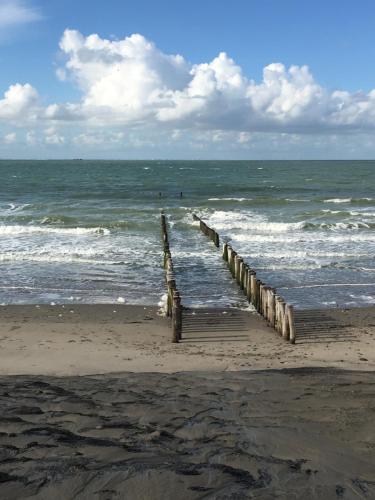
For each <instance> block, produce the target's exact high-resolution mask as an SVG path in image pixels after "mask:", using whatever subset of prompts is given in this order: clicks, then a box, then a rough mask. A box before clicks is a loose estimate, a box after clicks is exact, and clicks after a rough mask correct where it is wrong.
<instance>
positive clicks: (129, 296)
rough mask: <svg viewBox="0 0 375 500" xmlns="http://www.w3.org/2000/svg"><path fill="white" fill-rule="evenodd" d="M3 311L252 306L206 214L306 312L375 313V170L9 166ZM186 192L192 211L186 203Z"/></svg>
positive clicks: (327, 164) (1, 258) (301, 165)
mask: <svg viewBox="0 0 375 500" xmlns="http://www.w3.org/2000/svg"><path fill="white" fill-rule="evenodd" d="M0 179H1V182H0V271H1V280H0V303H4V304H8V303H18V304H20V303H51V302H55V303H61V302H64V303H77V302H82V303H129V304H158V303H159V302H160V301H161V298H162V296H163V294H164V273H163V269H162V267H161V261H162V245H161V241H160V226H159V220H160V209H161V208H164V209H165V211H166V213H167V214H168V218H169V222H170V230H171V247H172V253H173V257H174V261H175V267H176V271H177V281H178V286H179V288H180V291H181V294H182V297H183V302H184V303H185V304H186V305H195V306H202V305H204V306H206V305H213V306H215V305H217V306H223V305H233V306H235V305H237V306H241V307H244V306H246V303H245V301H244V298H243V297H242V295H241V293H239V291H238V288H237V286H236V285H235V284H234V283H233V281H232V280H231V278H230V276H229V273H228V271H227V270H226V268H225V265H224V263H223V262H222V259H221V254H220V251H217V250H216V249H215V247H214V246H213V245H212V244H211V243H210V242H209V241H208V240H207V239H206V238H205V237H204V236H203V235H202V234H201V232H200V231H199V227H198V225H197V223H195V222H194V221H193V219H192V213H193V212H196V213H197V214H198V215H200V216H201V217H202V218H204V219H205V220H206V221H207V223H208V224H209V225H211V227H213V228H215V229H216V230H217V231H218V232H219V233H220V235H221V236H222V237H223V239H224V240H226V241H231V243H232V246H233V247H234V248H235V249H236V250H237V251H238V252H239V253H240V254H241V255H242V256H243V257H245V258H246V260H247V261H248V263H249V264H251V265H252V267H253V268H255V269H256V270H257V272H258V274H259V276H260V277H261V278H262V279H263V280H264V281H265V282H267V283H269V284H270V285H272V286H275V287H276V288H277V289H278V290H279V292H280V294H281V295H283V296H285V298H287V300H289V301H290V302H291V303H293V304H295V306H296V307H300V308H313V307H342V306H364V305H369V304H374V303H375V162H371V161H346V162H343V161H301V162H299V161H290V162H289V161H283V162H277V161H241V162H231V161H211V162H207V161H194V162H190V161H138V162H134V161H5V160H4V161H0ZM181 192H182V197H181V196H180V193H181Z"/></svg>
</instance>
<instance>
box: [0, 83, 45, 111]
mask: <svg viewBox="0 0 375 500" xmlns="http://www.w3.org/2000/svg"><path fill="white" fill-rule="evenodd" d="M37 103H38V93H37V91H36V90H35V89H34V88H33V87H32V86H31V85H30V84H28V83H26V84H25V85H21V84H20V83H16V84H15V85H11V86H10V87H9V89H8V90H7V91H6V92H5V94H4V98H3V99H0V120H1V119H6V120H15V119H19V118H21V119H23V120H26V119H30V118H33V117H35V114H36V112H37Z"/></svg>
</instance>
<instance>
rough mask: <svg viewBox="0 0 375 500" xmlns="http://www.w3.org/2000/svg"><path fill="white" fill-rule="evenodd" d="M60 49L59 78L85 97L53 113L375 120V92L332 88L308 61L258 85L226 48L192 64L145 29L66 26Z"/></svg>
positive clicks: (126, 120)
mask: <svg viewBox="0 0 375 500" xmlns="http://www.w3.org/2000/svg"><path fill="white" fill-rule="evenodd" d="M60 48H61V50H62V52H63V53H64V54H65V56H66V58H67V60H66V64H65V67H64V68H60V69H59V70H58V71H59V75H60V78H64V79H69V80H71V81H73V82H75V84H76V85H78V86H79V88H80V89H81V91H82V100H81V102H80V103H65V104H62V105H57V104H56V105H51V106H49V107H48V108H47V111H46V115H47V117H48V118H49V119H54V120H84V121H87V122H88V123H92V124H96V125H101V124H106V123H107V124H109V123H111V124H113V125H115V124H121V123H122V124H127V125H130V126H137V125H142V124H144V123H146V122H147V123H148V124H150V123H154V124H158V123H159V124H163V126H167V127H169V126H170V127H171V129H172V130H176V129H179V128H195V127H198V128H201V129H205V130H233V131H237V132H253V131H286V132H296V131H297V132H299V133H301V132H302V133H309V132H317V131H321V130H326V129H335V130H337V129H338V128H340V127H341V128H345V129H346V128H348V127H352V128H357V127H361V128H373V127H374V125H375V123H374V117H375V90H374V91H371V92H369V93H367V94H366V93H358V94H351V93H349V92H343V91H335V92H329V91H328V90H326V89H324V88H323V87H322V86H320V85H319V84H318V83H317V82H316V81H315V80H314V78H313V76H312V74H311V73H310V71H309V68H308V67H307V66H291V67H290V68H289V69H287V68H286V67H285V66H284V65H283V64H281V63H273V64H270V65H268V66H266V67H265V68H264V71H263V80H262V81H261V82H260V83H256V82H255V81H253V80H251V79H249V78H247V77H246V76H244V74H243V72H242V69H241V68H240V67H239V66H238V65H237V64H236V63H235V62H234V61H233V59H231V58H230V57H228V55H227V54H226V53H224V52H222V53H220V54H219V55H218V56H217V57H216V58H214V59H213V60H212V61H211V62H209V63H202V64H196V65H191V64H190V63H188V62H187V61H186V60H185V59H184V58H183V57H182V56H180V55H169V54H164V53H163V52H161V51H160V50H159V49H158V48H157V47H156V46H155V45H154V44H153V43H152V42H150V41H148V40H147V39H146V38H144V37H143V36H142V35H139V34H135V35H131V36H130V37H127V38H125V39H123V40H115V41H113V40H106V39H102V38H100V37H99V36H98V35H95V34H94V35H90V36H88V37H85V36H83V35H82V34H81V33H79V32H78V31H73V30H66V31H65V33H64V35H63V37H62V39H61V41H60ZM243 137H245V136H243ZM239 142H247V141H244V139H243V138H242V139H241V140H240V141H239Z"/></svg>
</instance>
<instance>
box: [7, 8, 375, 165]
mask: <svg viewBox="0 0 375 500" xmlns="http://www.w3.org/2000/svg"><path fill="white" fill-rule="evenodd" d="M374 28H375V3H374V2H373V1H370V0H357V1H351V0H340V1H338V0H330V1H329V2H327V1H321V0H314V2H301V1H300V0H298V1H297V0H283V1H280V0H232V1H231V2H229V1H227V0H222V1H220V2H218V1H217V0H216V1H213V0H205V1H202V0H200V1H199V2H198V1H196V0H190V1H189V2H176V1H172V0H169V1H166V0H158V1H151V0H137V2H131V1H129V0H107V1H106V2H103V1H99V0H91V1H87V0H80V1H79V2H78V1H77V0H75V1H73V0H64V1H63V2H62V1H58V0H49V1H47V0H0V158H109V159H111V158H113V159H133V158H136V159H149V158H170V159H174V158H183V159H185V158H186V159H312V158H315V159H333V158H340V159H341V158H342V159H353V158H360V159H362V158H363V159H372V158H375V140H374V139H375V29H374Z"/></svg>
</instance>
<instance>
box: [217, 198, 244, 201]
mask: <svg viewBox="0 0 375 500" xmlns="http://www.w3.org/2000/svg"><path fill="white" fill-rule="evenodd" d="M251 200H252V198H208V201H251Z"/></svg>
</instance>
